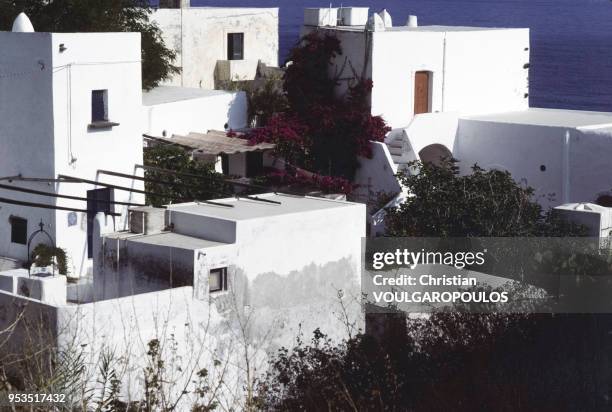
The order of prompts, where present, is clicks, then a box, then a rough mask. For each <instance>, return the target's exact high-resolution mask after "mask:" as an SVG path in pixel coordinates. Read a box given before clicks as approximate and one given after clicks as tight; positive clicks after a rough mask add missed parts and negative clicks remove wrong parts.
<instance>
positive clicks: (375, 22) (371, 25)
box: [367, 13, 385, 31]
mask: <svg viewBox="0 0 612 412" xmlns="http://www.w3.org/2000/svg"><path fill="white" fill-rule="evenodd" d="M367 28H368V30H370V31H385V22H384V21H383V19H382V17H380V16H379V15H378V14H377V13H374V14H372V15H371V16H370V19H369V20H368V25H367Z"/></svg>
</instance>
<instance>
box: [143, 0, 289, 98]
mask: <svg viewBox="0 0 612 412" xmlns="http://www.w3.org/2000/svg"><path fill="white" fill-rule="evenodd" d="M188 3H189V2H186V1H182V2H181V5H180V7H179V8H160V9H158V10H156V11H155V12H154V13H153V15H152V16H151V18H152V20H153V21H155V22H157V24H158V25H159V27H160V28H161V29H162V37H163V39H164V41H165V43H166V45H168V46H169V47H171V48H172V49H173V50H175V51H176V52H177V59H176V62H175V64H176V65H177V66H179V67H180V68H181V73H180V74H177V75H175V76H174V77H173V78H172V80H171V81H169V82H168V84H169V85H173V86H184V87H199V88H204V89H214V88H215V84H216V82H218V81H227V80H253V79H254V78H255V74H256V70H257V63H258V62H259V61H261V62H262V63H265V64H266V65H268V66H277V65H278V8H234V7H190V6H189V5H188Z"/></svg>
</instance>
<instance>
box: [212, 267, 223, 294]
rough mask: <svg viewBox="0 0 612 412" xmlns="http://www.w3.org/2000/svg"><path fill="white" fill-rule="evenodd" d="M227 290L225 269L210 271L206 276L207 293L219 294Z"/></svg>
mask: <svg viewBox="0 0 612 412" xmlns="http://www.w3.org/2000/svg"><path fill="white" fill-rule="evenodd" d="M224 290H227V268H218V269H212V270H211V271H210V274H209V275H208V291H209V292H210V293H213V292H221V291H224Z"/></svg>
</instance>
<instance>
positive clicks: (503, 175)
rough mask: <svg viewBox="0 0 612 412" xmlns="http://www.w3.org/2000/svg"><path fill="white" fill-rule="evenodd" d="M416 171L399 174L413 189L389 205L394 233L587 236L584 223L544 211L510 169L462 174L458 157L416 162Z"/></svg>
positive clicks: (390, 229)
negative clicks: (397, 205)
mask: <svg viewBox="0 0 612 412" xmlns="http://www.w3.org/2000/svg"><path fill="white" fill-rule="evenodd" d="M412 166H413V167H414V168H416V169H418V170H419V172H418V173H409V172H402V173H400V174H399V179H400V181H401V182H402V184H403V185H404V186H405V187H406V189H407V191H408V193H410V194H411V196H409V197H408V198H407V199H406V200H405V201H404V203H402V204H401V205H399V207H397V208H395V209H390V210H389V211H388V212H389V213H388V215H387V233H388V234H389V235H390V236H425V237H427V236H429V237H465V236H469V237H477V236H481V237H486V236H497V237H507V236H572V235H576V236H583V235H584V234H585V231H584V228H582V227H579V226H576V225H572V224H569V223H567V222H564V221H562V220H561V219H559V218H558V217H557V216H555V215H554V214H553V213H552V212H550V211H548V212H545V211H544V210H543V209H542V207H541V206H540V205H539V204H538V203H537V202H536V201H535V200H534V190H533V188H531V187H523V186H521V185H519V184H518V183H517V182H515V181H514V180H513V179H512V176H511V175H510V173H508V172H503V171H499V170H488V171H487V170H484V169H481V168H480V167H478V166H474V167H473V168H472V173H471V174H468V175H463V176H462V175H460V174H459V169H458V167H457V165H456V161H455V160H451V159H444V160H443V161H442V163H441V164H440V165H434V164H433V163H421V162H415V163H413V164H412Z"/></svg>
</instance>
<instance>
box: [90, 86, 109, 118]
mask: <svg viewBox="0 0 612 412" xmlns="http://www.w3.org/2000/svg"><path fill="white" fill-rule="evenodd" d="M91 122H92V123H96V122H108V90H92V91H91Z"/></svg>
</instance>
